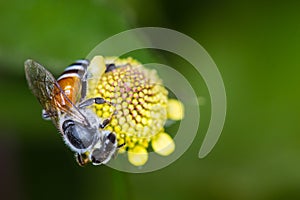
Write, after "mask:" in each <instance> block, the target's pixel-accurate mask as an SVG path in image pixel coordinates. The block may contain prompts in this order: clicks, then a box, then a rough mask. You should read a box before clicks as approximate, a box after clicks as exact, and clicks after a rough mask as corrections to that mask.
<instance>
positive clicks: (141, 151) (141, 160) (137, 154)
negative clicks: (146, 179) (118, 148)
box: [128, 145, 148, 166]
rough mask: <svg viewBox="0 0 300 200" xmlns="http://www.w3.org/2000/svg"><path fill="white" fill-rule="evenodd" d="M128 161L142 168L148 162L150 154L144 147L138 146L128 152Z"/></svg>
mask: <svg viewBox="0 0 300 200" xmlns="http://www.w3.org/2000/svg"><path fill="white" fill-rule="evenodd" d="M128 160H129V162H130V163H131V164H133V165H135V166H142V165H144V164H145V163H146V162H147V160H148V152H147V150H146V149H145V148H144V147H142V146H140V145H137V146H135V147H134V148H133V149H129V150H128Z"/></svg>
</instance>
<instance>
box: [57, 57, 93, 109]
mask: <svg viewBox="0 0 300 200" xmlns="http://www.w3.org/2000/svg"><path fill="white" fill-rule="evenodd" d="M88 65H89V61H88V60H77V61H76V62H74V63H72V64H71V65H69V66H68V67H67V68H66V69H65V70H64V72H63V73H62V75H61V76H60V77H59V78H58V79H57V82H58V84H59V85H60V87H61V88H62V90H63V92H64V93H65V95H66V96H67V97H68V98H69V99H70V100H71V102H72V103H74V104H76V102H78V101H79V100H80V99H82V98H84V97H85V95H86V76H87V67H88Z"/></svg>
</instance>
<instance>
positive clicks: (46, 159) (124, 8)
mask: <svg viewBox="0 0 300 200" xmlns="http://www.w3.org/2000/svg"><path fill="white" fill-rule="evenodd" d="M299 8H300V2H299V1H284V2H283V1H258V0H256V1H237V0H231V1H216V0H212V1H197V2H195V1H191V0H186V1H170V0H165V1H159V0H152V1H147V2H146V1H138V0H129V1H122V0H118V1H109V0H91V1H90V0H89V1H79V0H73V1H38V0H28V1H21V0H11V1H3V0H2V1H1V2H0V27H1V28H0V60H1V62H0V63H1V64H0V65H1V66H0V87H1V99H0V131H1V132H0V155H1V161H0V162H1V165H0V176H1V177H0V196H1V199H144V200H146V199H192V198H193V199H222V200H224V199H238V200H240V199H274V200H275V199H300V157H299V154H300V135H299V130H300V123H299V115H300V104H299V98H300V94H299V85H300V78H299V73H300V68H299V66H300V56H299V55H298V54H299V52H300V23H299V20H300V12H299ZM142 26H159V27H166V28H171V29H175V30H177V31H180V32H182V33H184V34H187V35H189V36H191V37H192V38H194V39H195V40H197V41H198V42H199V43H200V44H201V45H202V46H203V47H204V48H205V49H206V50H207V51H208V52H209V54H210V55H211V56H212V58H213V59H214V61H215V62H216V64H217V66H218V67H219V70H220V72H221V74H222V76H223V79H224V83H225V87H226V92H227V97H228V112H227V119H226V124H225V127H224V130H223V133H222V135H221V138H220V140H219V142H218V143H217V145H216V146H215V148H214V149H213V151H212V152H211V153H210V154H209V155H208V156H207V157H206V158H204V159H201V160H200V159H198V156H197V155H198V151H199V148H200V145H201V141H202V139H203V137H204V134H205V130H206V128H207V124H208V120H209V117H210V114H209V113H210V108H209V107H210V104H209V94H208V92H207V90H206V87H205V84H203V81H202V79H201V78H200V77H196V78H195V77H192V76H193V70H192V69H191V70H189V68H188V67H185V66H184V65H185V64H184V62H183V61H181V60H179V59H178V58H176V57H175V56H171V55H165V53H163V52H161V53H162V54H159V55H157V54H158V53H160V52H159V51H157V52H154V54H155V55H157V56H158V57H159V56H161V57H162V59H163V60H164V61H167V63H168V64H170V65H174V67H175V68H177V69H179V70H180V71H185V75H186V76H187V77H188V78H190V81H191V83H192V84H193V85H194V86H195V89H196V90H197V94H198V95H199V96H203V97H204V98H205V99H206V100H207V101H206V102H207V103H206V104H204V105H203V106H202V107H201V118H202V121H201V123H200V130H199V133H198V136H197V138H196V140H195V141H194V143H193V145H192V146H191V147H190V148H189V149H188V151H187V152H186V153H185V154H184V155H183V156H182V157H181V158H180V159H178V160H177V161H176V162H174V163H173V164H171V165H170V166H168V167H166V168H164V169H161V170H159V171H155V172H151V173H147V174H127V173H122V172H118V171H116V170H113V169H110V168H108V167H106V166H100V167H94V166H88V167H85V168H81V167H79V166H77V164H76V163H75V160H74V158H73V154H72V153H71V151H70V150H69V149H67V147H66V146H65V145H64V144H63V142H62V140H61V138H60V136H59V135H58V134H57V131H56V129H55V127H54V126H53V125H52V124H51V123H50V122H49V121H44V120H42V119H41V107H40V105H39V104H38V102H37V100H36V99H35V97H34V96H33V95H32V94H31V93H30V91H29V89H28V87H27V84H26V81H25V76H24V67H23V62H24V61H25V60H26V59H27V58H33V59H35V60H38V61H39V62H40V63H43V64H44V65H45V66H47V68H48V69H50V71H52V72H53V73H54V74H55V75H59V74H60V72H62V70H63V69H64V67H65V66H66V65H68V64H70V63H71V62H72V61H73V60H76V59H78V58H83V57H85V56H86V55H87V54H88V53H89V52H90V50H92V48H94V47H95V46H96V45H97V44H98V43H99V42H101V41H103V40H104V39H106V38H108V37H109V36H111V35H114V34H116V33H119V32H121V31H124V30H127V29H130V28H135V27H142ZM116 48H117V47H116ZM137 55H139V54H138V52H137ZM138 59H139V60H141V62H145V61H144V60H142V59H141V58H139V57H138Z"/></svg>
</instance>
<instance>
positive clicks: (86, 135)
mask: <svg viewBox="0 0 300 200" xmlns="http://www.w3.org/2000/svg"><path fill="white" fill-rule="evenodd" d="M62 130H63V133H64V135H65V138H66V140H68V142H69V143H70V144H71V145H72V146H74V147H75V148H76V149H86V148H87V147H89V146H91V145H92V143H93V140H94V137H93V135H94V134H93V133H92V132H91V130H88V129H87V128H85V127H83V126H81V125H80V124H78V123H75V122H74V121H73V120H66V121H64V123H63V124H62Z"/></svg>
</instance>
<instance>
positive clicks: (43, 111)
mask: <svg viewBox="0 0 300 200" xmlns="http://www.w3.org/2000/svg"><path fill="white" fill-rule="evenodd" d="M42 118H43V119H44V120H50V119H51V117H50V115H49V114H48V113H47V112H46V110H44V109H43V110H42Z"/></svg>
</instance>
